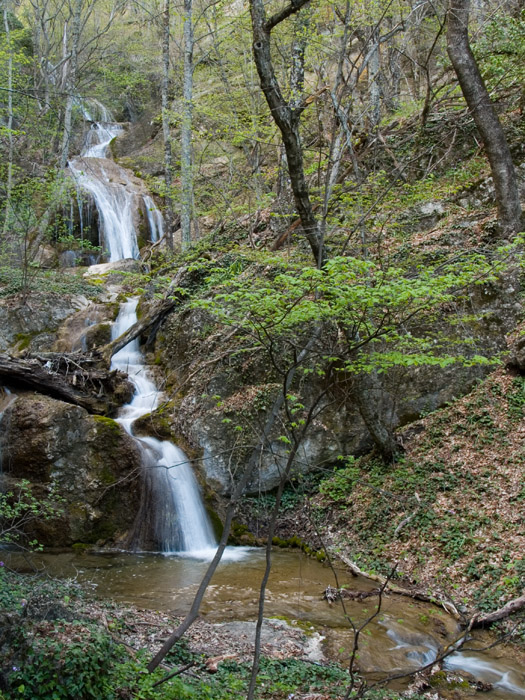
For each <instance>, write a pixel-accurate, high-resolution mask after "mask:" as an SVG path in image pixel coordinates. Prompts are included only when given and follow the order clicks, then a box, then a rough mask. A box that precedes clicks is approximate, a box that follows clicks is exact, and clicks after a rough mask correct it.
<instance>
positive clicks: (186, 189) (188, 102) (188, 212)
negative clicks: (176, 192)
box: [180, 0, 193, 250]
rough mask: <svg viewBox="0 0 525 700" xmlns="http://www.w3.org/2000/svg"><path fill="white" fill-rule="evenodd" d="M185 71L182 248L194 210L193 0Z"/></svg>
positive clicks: (187, 6)
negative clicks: (192, 155) (192, 137)
mask: <svg viewBox="0 0 525 700" xmlns="http://www.w3.org/2000/svg"><path fill="white" fill-rule="evenodd" d="M183 35H184V73H183V87H182V124H181V155H180V161H181V190H182V198H181V209H180V228H181V238H182V250H186V249H188V248H189V247H190V246H191V222H192V218H193V217H192V211H193V172H192V162H191V161H192V159H191V129H192V122H193V17H192V0H184V32H183Z"/></svg>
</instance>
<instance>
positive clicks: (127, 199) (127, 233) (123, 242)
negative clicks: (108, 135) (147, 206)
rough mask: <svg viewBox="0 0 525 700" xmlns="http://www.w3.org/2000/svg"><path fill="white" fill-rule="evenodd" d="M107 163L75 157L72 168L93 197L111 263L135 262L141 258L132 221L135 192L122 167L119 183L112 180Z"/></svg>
mask: <svg viewBox="0 0 525 700" xmlns="http://www.w3.org/2000/svg"><path fill="white" fill-rule="evenodd" d="M108 143H109V142H108ZM102 146H103V143H99V144H96V145H94V146H92V147H90V148H89V149H88V150H89V151H91V150H94V149H97V148H101V147H102ZM106 160H107V159H105V158H95V157H92V156H87V157H82V158H76V159H75V160H73V161H71V162H70V164H69V168H70V170H71V172H72V173H73V174H74V176H75V178H76V180H77V182H78V184H79V185H80V186H81V187H82V188H83V189H84V190H87V191H88V192H91V194H92V195H93V198H94V200H95V205H96V207H97V210H98V213H99V218H100V223H101V228H102V231H103V238H104V243H105V246H106V248H107V249H108V253H109V261H110V262H115V261H117V260H123V259H125V258H135V259H136V258H138V257H139V248H138V245H137V234H136V231H135V225H134V222H133V211H134V207H133V200H134V192H133V191H132V190H130V188H128V187H127V185H128V184H130V183H129V178H128V177H127V173H126V171H125V170H123V169H122V168H120V170H122V176H121V179H120V182H115V181H114V179H113V178H112V177H110V174H109V173H110V172H111V171H108V168H107V167H105V165H104V163H105V161H106ZM90 161H91V162H90ZM108 163H111V161H108ZM112 166H113V168H115V167H118V166H115V164H114V163H113V164H112ZM113 168H112V169H113Z"/></svg>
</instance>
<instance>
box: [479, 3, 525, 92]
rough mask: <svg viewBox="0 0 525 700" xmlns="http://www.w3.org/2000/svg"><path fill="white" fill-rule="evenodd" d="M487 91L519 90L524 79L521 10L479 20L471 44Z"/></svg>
mask: <svg viewBox="0 0 525 700" xmlns="http://www.w3.org/2000/svg"><path fill="white" fill-rule="evenodd" d="M474 52H475V55H476V58H477V59H478V60H479V61H480V65H481V68H482V71H483V77H484V79H485V81H486V82H487V85H488V88H489V90H497V91H504V90H509V89H514V90H523V84H524V82H525V11H524V10H522V11H521V13H520V14H519V15H518V16H514V17H513V16H511V15H509V14H508V13H503V12H501V11H500V12H497V13H496V14H495V15H494V16H492V17H491V18H490V19H489V20H488V21H486V22H484V23H483V31H482V32H480V34H479V37H478V39H477V40H476V42H475V44H474Z"/></svg>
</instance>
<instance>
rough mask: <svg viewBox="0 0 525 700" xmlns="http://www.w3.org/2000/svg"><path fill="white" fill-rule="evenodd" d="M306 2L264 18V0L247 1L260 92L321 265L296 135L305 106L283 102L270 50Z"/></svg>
mask: <svg viewBox="0 0 525 700" xmlns="http://www.w3.org/2000/svg"><path fill="white" fill-rule="evenodd" d="M308 2H309V0H296V1H295V2H293V3H292V4H291V5H289V6H287V7H285V8H284V9H283V10H282V11H281V12H277V13H276V14H275V15H273V16H272V17H270V18H269V19H267V17H266V11H265V8H264V2H263V0H250V12H251V18H252V30H253V55H254V58H255V65H256V67H257V72H258V74H259V80H260V83H261V89H262V91H263V93H264V96H265V97H266V101H267V103H268V106H269V108H270V111H271V114H272V118H273V119H274V121H275V123H276V124H277V126H278V128H279V131H280V132H281V136H282V139H283V143H284V148H285V151H286V159H287V162H288V172H289V175H290V183H291V186H292V192H293V195H294V201H295V206H296V208H297V213H298V214H299V217H300V219H301V224H302V227H303V231H304V234H305V237H306V239H307V240H308V243H309V244H310V249H311V251H312V254H313V256H314V258H315V261H316V263H317V264H318V265H321V266H322V265H323V264H324V262H325V252H324V248H323V246H322V244H321V239H320V235H319V226H318V222H317V218H316V216H315V214H314V209H313V206H312V202H311V200H310V194H309V189H308V184H307V182H306V177H305V174H304V163H303V149H302V144H301V136H300V133H299V123H300V118H301V114H302V112H303V111H304V108H305V106H306V105H305V102H304V100H301V101H298V100H297V99H295V96H293V95H292V100H293V103H289V102H287V101H286V100H285V98H284V96H283V94H282V91H281V87H280V85H279V82H278V80H277V77H276V75H275V70H274V67H273V62H272V57H271V48H270V43H271V42H270V35H271V32H272V29H273V28H274V27H276V26H277V25H278V24H280V23H281V22H282V21H284V20H285V19H287V18H288V17H290V16H291V15H293V14H295V13H297V12H299V10H300V9H301V8H302V7H304V6H305V5H306V4H307V3H308ZM299 58H300V51H298V52H296V54H295V56H294V61H297V59H299ZM295 71H297V66H295Z"/></svg>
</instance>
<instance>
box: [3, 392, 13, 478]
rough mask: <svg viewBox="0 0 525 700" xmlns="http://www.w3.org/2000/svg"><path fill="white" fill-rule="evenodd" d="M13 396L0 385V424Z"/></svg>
mask: <svg viewBox="0 0 525 700" xmlns="http://www.w3.org/2000/svg"><path fill="white" fill-rule="evenodd" d="M14 399H15V397H14V396H13V394H11V392H10V391H9V389H8V388H7V387H5V386H4V387H2V386H0V426H1V425H2V420H3V418H4V412H5V410H6V408H7V407H8V406H9V404H10V403H11V402H12V401H14ZM4 434H5V431H2V432H0V436H2V435H4ZM2 448H3V444H2V440H1V439H0V476H1V474H2Z"/></svg>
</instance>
